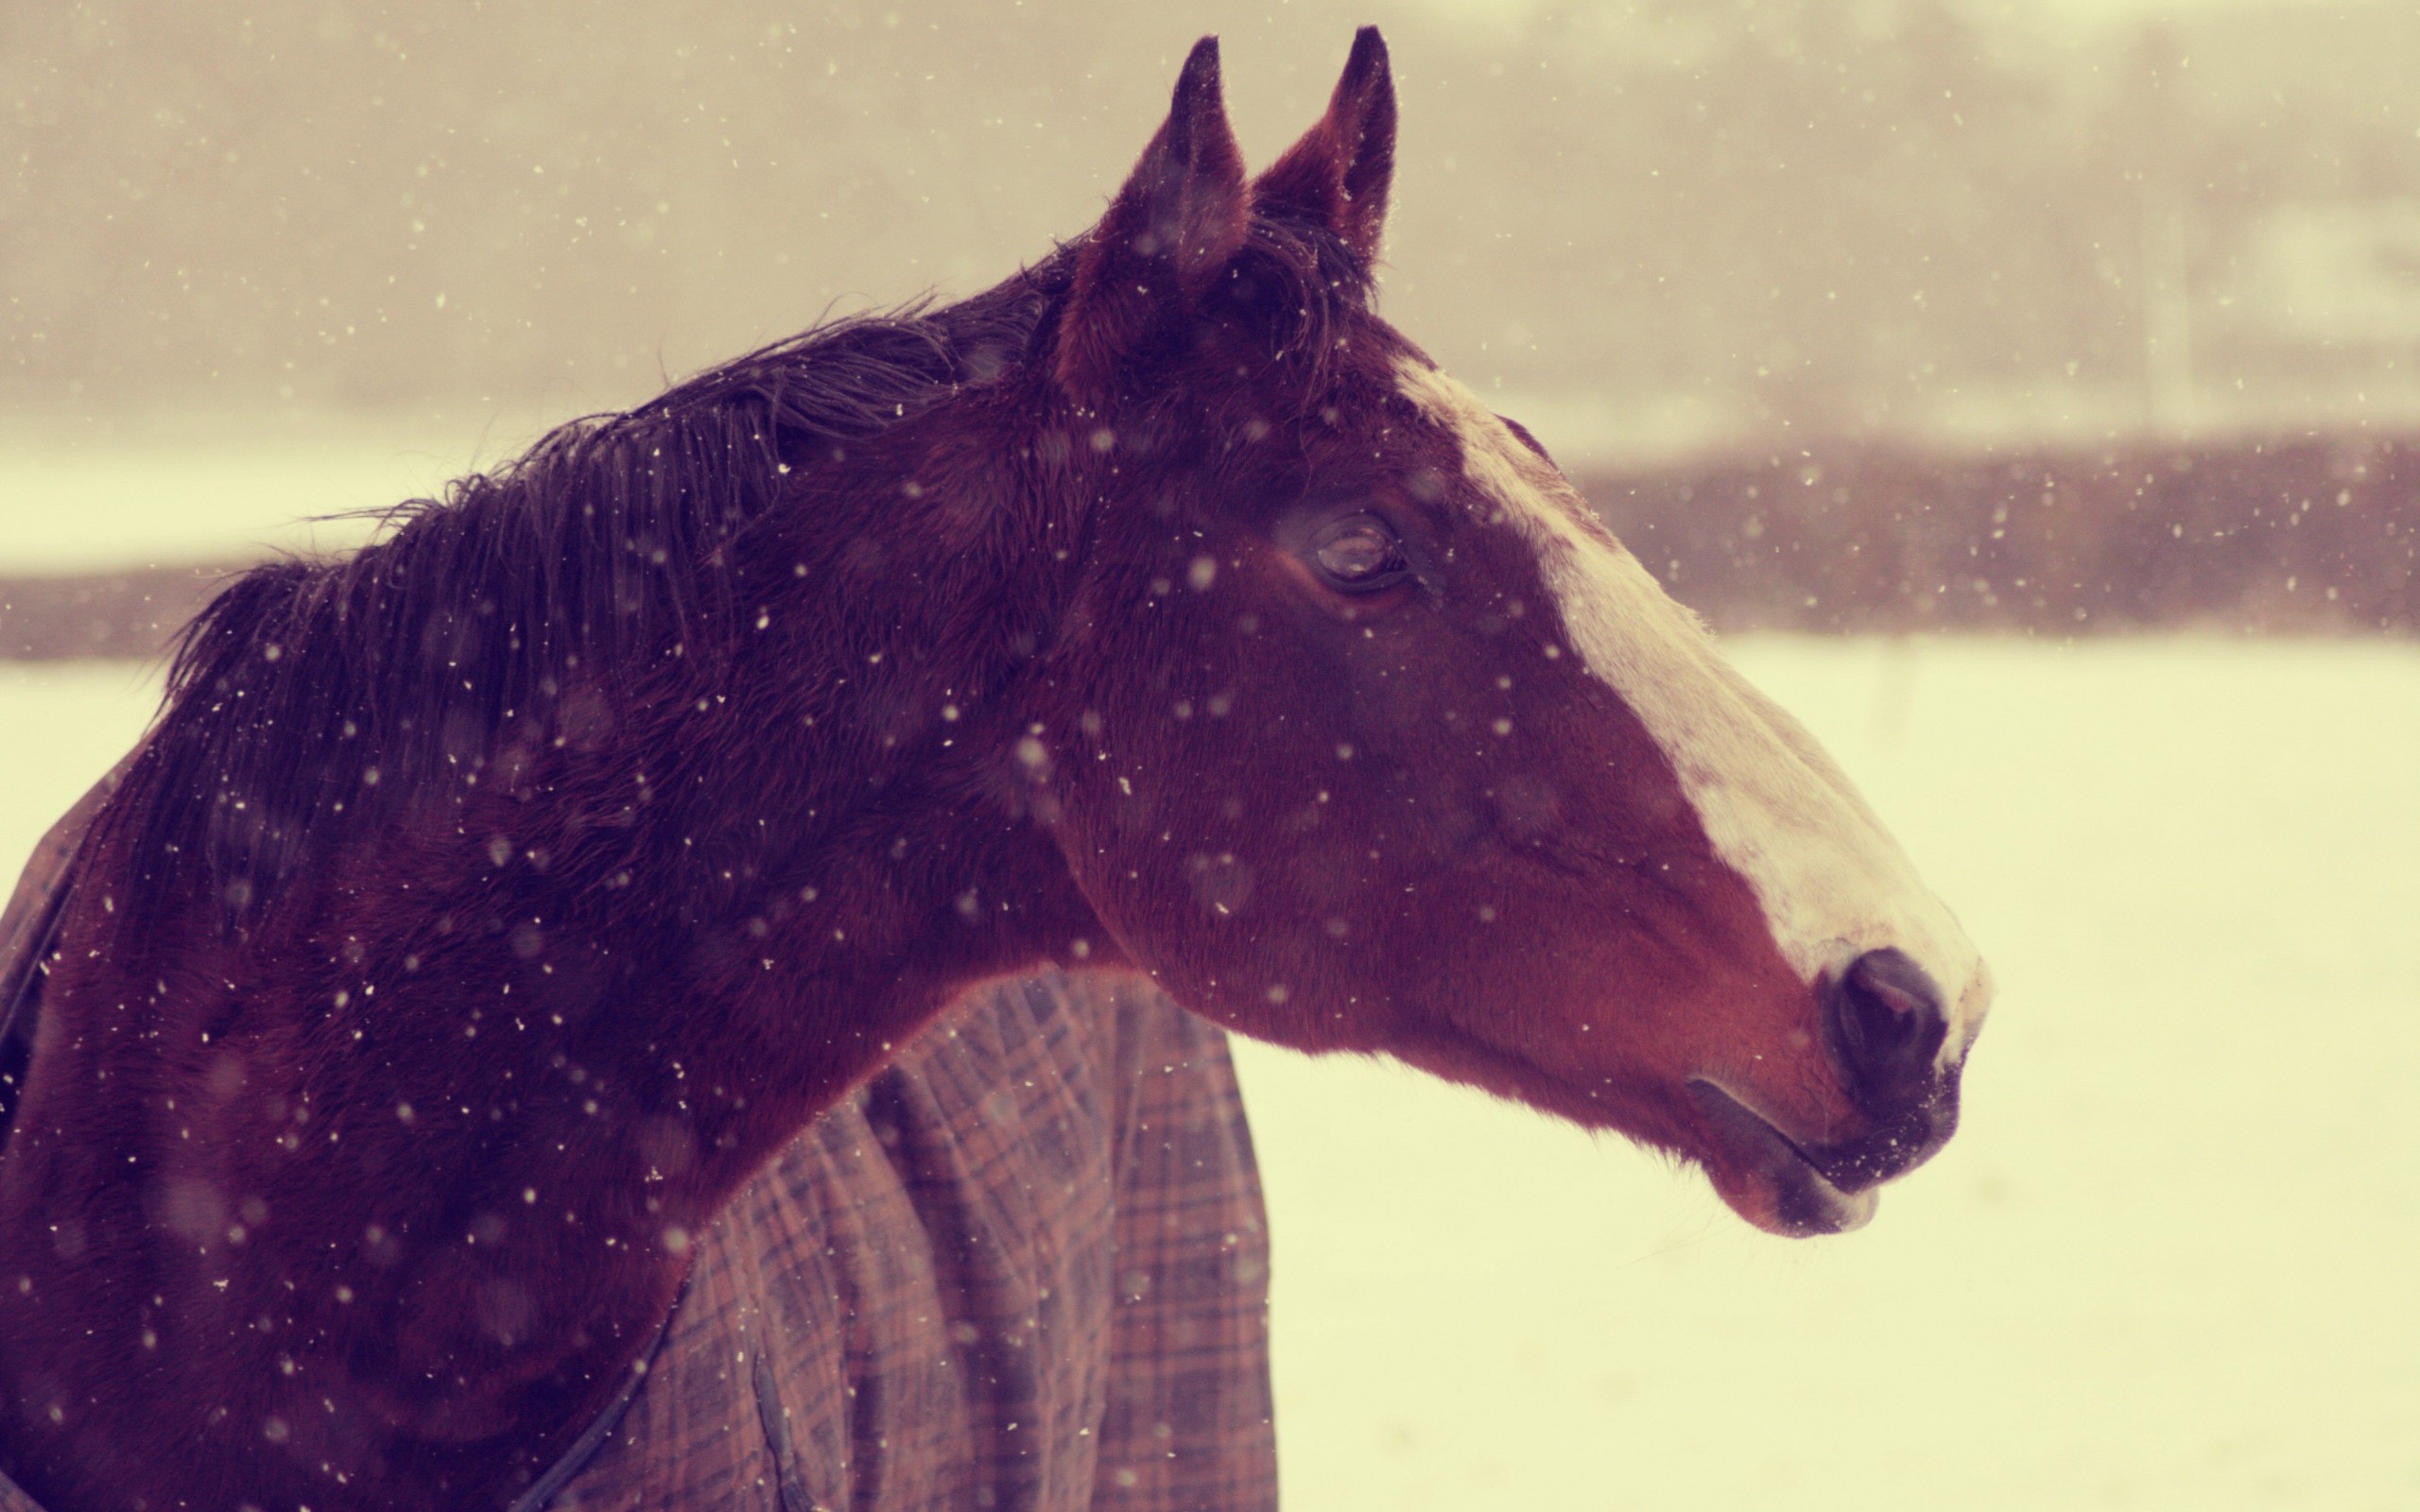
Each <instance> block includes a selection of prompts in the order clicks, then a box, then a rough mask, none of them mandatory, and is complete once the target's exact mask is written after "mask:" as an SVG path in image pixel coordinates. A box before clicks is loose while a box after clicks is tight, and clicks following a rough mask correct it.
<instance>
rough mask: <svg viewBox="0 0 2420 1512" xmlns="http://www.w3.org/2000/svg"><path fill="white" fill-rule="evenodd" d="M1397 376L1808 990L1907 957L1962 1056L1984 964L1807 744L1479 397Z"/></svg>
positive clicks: (1980, 1003) (1420, 377)
mask: <svg viewBox="0 0 2420 1512" xmlns="http://www.w3.org/2000/svg"><path fill="white" fill-rule="evenodd" d="M1398 380H1399V382H1400V385H1401V387H1402V391H1403V393H1404V394H1405V396H1406V397H1408V398H1409V399H1410V400H1411V401H1412V403H1414V404H1417V405H1419V406H1420V408H1421V410H1422V411H1423V412H1424V413H1425V414H1426V415H1427V416H1429V418H1431V419H1432V420H1434V421H1437V422H1438V423H1439V424H1441V425H1443V426H1445V427H1446V428H1447V429H1449V430H1451V431H1452V432H1454V434H1455V435H1456V437H1457V438H1459V439H1460V440H1461V450H1462V471H1463V475H1464V476H1465V477H1466V478H1467V479H1468V480H1469V481H1470V482H1471V483H1472V484H1473V485H1475V486H1476V487H1477V488H1478V490H1479V491H1480V492H1481V493H1483V494H1484V495H1485V496H1486V497H1487V499H1488V500H1489V501H1490V503H1491V504H1492V505H1493V506H1494V507H1495V512H1496V513H1497V514H1499V515H1500V516H1501V517H1502V523H1503V524H1509V525H1510V526H1512V527H1513V529H1514V530H1515V531H1517V532H1519V534H1520V536H1521V538H1522V539H1523V540H1524V541H1528V542H1529V544H1530V547H1531V549H1532V550H1534V551H1535V552H1536V553H1537V560H1538V571H1539V574H1540V576H1542V577H1543V578H1544V580H1545V582H1546V586H1547V592H1548V593H1552V594H1553V595H1554V597H1555V601H1556V607H1557V609H1558V610H1561V613H1562V616H1563V627H1564V635H1565V637H1567V638H1568V640H1569V641H1570V643H1571V648H1572V649H1573V650H1575V651H1577V652H1578V653H1579V654H1580V657H1581V660H1582V662H1584V663H1585V664H1586V666H1587V668H1588V670H1589V671H1590V672H1591V673H1592V674H1594V675H1595V676H1596V677H1597V678H1599V679H1601V680H1603V681H1604V682H1605V683H1607V684H1608V685H1610V686H1611V687H1612V688H1613V690H1614V691H1615V692H1616V694H1618V695H1619V696H1621V699H1622V701H1623V702H1624V703H1625V704H1627V705H1629V707H1630V709H1631V712H1632V713H1634V714H1636V715H1637V716H1638V719H1639V721H1640V722H1641V723H1642V724H1644V725H1645V726H1646V727H1647V731H1648V733H1649V734H1650V735H1651V736H1652V737H1653V738H1654V740H1655V742H1656V744H1657V746H1659V747H1661V748H1662V749H1663V752H1664V755H1665V758H1666V759H1667V760H1668V761H1669V762H1670V763H1671V764H1672V769H1673V771H1674V772H1676V773H1677V774H1678V775H1679V777H1680V781H1681V789H1682V791H1683V793H1685V795H1686V796H1687V798H1688V799H1689V802H1690V803H1691V804H1692V805H1693V806H1694V807H1695V808H1696V810H1697V815H1698V819H1699V822H1700V823H1701V824H1702V825H1703V826H1704V829H1705V833H1706V837H1707V838H1708V839H1710V840H1711V841H1712V842H1713V843H1714V849H1715V853H1716V854H1717V855H1719V856H1720V857H1721V858H1722V860H1723V862H1724V863H1725V864H1727V865H1728V866H1730V867H1731V868H1732V869H1733V870H1735V871H1737V872H1738V873H1739V875H1740V876H1741V877H1743V878H1745V879H1746V880H1747V883H1748V885H1749V886H1750V887H1751V888H1752V889H1754V891H1755V895H1756V899H1757V902H1759V903H1761V904H1762V905H1763V907H1764V912H1765V919H1766V922H1767V925H1768V927H1770V929H1771V930H1772V937H1773V941H1774V943H1775V944H1776V945H1777V946H1778V947H1779V948H1780V950H1781V954H1782V956H1783V958H1784V959H1785V960H1787V961H1788V962H1789V965H1790V967H1791V969H1792V970H1793V971H1797V972H1798V974H1799V976H1800V978H1801V979H1802V980H1804V981H1806V982H1807V983H1809V984H1810V985H1811V984H1813V983H1814V982H1815V981H1816V980H1817V979H1818V978H1819V977H1822V976H1824V974H1825V973H1827V972H1829V971H1835V970H1838V969H1839V968H1841V967H1844V966H1845V965H1846V964H1847V963H1848V962H1849V961H1851V960H1853V959H1855V958H1856V957H1857V956H1858V955H1861V954H1864V953H1865V952H1867V951H1872V950H1880V949H1882V948H1884V947H1886V946H1895V947H1897V948H1898V949H1900V950H1902V951H1905V952H1906V953H1907V954H1909V955H1910V956H1911V957H1912V958H1913V959H1914V960H1915V961H1916V963H1917V964H1918V965H1920V966H1922V967H1923V968H1924V969H1925V970H1926V971H1928V972H1930V973H1931V975H1932V978H1933V980H1934V981H1935V982H1936V983H1938V984H1940V986H1941V989H1942V992H1943V995H1944V997H1945V1000H1946V1003H1947V1007H1948V1013H1949V1032H1948V1035H1947V1037H1946V1038H1945V1040H1944V1041H1943V1045H1942V1055H1943V1057H1944V1059H1945V1061H1947V1060H1952V1059H1955V1058H1956V1057H1959V1056H1962V1054H1963V1053H1964V1051H1965V1049H1966V1046H1967V1045H1968V1044H1969V1043H1970V1042H1971V1041H1972V1040H1973V1039H1974V1036H1975V1033H1976V1031H1977V1030H1979V1028H1980V1027H1981V1025H1982V1015H1983V1010H1984V1008H1985V1006H1986V1005H1987V1004H1988V1002H1989V1000H1990V997H1991V987H1990V980H1989V977H1988V974H1987V973H1986V972H1985V971H1984V968H1983V965H1982V962H1981V960H1980V958H1979V956H1978V955H1977V954H1976V951H1975V947H1974V945H1973V944H1972V943H1971V942H1970V941H1969V940H1968V939H1967V938H1966V935H1965V932H1964V931H1963V930H1962V929H1960V928H1959V926H1958V921H1957V920H1956V919H1953V918H1951V917H1950V914H1949V910H1948V909H1946V908H1945V907H1944V906H1942V904H1941V902H1940V901H1939V900H1938V899H1936V898H1935V897H1934V896H1933V895H1932V893H1931V891H1930V890H1929V889H1927V887H1926V886H1925V885H1924V884H1923V883H1922V882H1921V881H1919V880H1918V879H1917V877H1916V874H1915V868H1914V867H1913V866H1912V865H1911V864H1910V862H1909V860H1908V857H1907V854H1906V852H1905V851H1901V850H1900V849H1899V845H1898V842H1896V841H1895V840H1893V839H1892V838H1891V835H1890V834H1889V833H1888V832H1887V831H1885V830H1884V829H1883V828H1882V825H1881V822H1880V821H1879V820H1878V819H1876V817H1875V816H1874V813H1873V811H1872V810H1871V809H1869V808H1867V807H1866V805H1865V802H1864V800H1863V799H1860V798H1858V795H1857V792H1856V790H1855V789H1854V788H1853V787H1851V786H1850V785H1849V782H1848V779H1847V778H1846V777H1845V776H1843V775H1842V774H1841V771H1840V769H1839V768H1838V767H1837V766H1835V765H1832V762H1831V759H1830V758H1829V757H1827V756H1825V755H1824V752H1823V749H1822V748H1821V747H1819V746H1817V745H1816V743H1815V739H1814V737H1813V736H1811V735H1809V734H1807V733H1806V730H1805V729H1804V728H1803V727H1801V726H1800V725H1799V724H1798V722H1797V721H1796V720H1794V719H1792V718H1790V716H1789V714H1787V713H1783V712H1782V710H1781V709H1780V708H1779V707H1778V706H1777V705H1775V704H1773V703H1772V702H1771V701H1770V700H1768V699H1766V698H1765V697H1764V696H1763V695H1761V694H1759V693H1757V692H1756V691H1755V689H1754V688H1752V687H1750V686H1749V685H1748V683H1747V682H1746V680H1745V679H1742V678H1740V677H1739V675H1738V674H1737V673H1736V672H1735V671H1733V670H1732V668H1731V666H1730V664H1729V663H1728V662H1725V661H1723V659H1722V656H1721V653H1720V651H1719V650H1718V649H1717V648H1716V646H1715V644H1714V638H1713V636H1711V635H1710V634H1708V633H1707V631H1706V629H1705V627H1704V626H1703V625H1702V624H1701V623H1699V621H1698V618H1697V616H1696V615H1694V614H1692V613H1690V612H1689V611H1688V610H1685V609H1683V608H1682V607H1681V606H1680V605H1679V604H1677V603H1675V602H1673V600H1672V598H1671V597H1670V595H1668V594H1667V593H1665V592H1664V590H1663V587H1662V586H1661V585H1660V584H1658V583H1657V582H1656V581H1655V579H1654V578H1653V577H1652V576H1649V574H1648V572H1647V569H1646V568H1644V567H1642V566H1640V565H1639V563H1638V559H1637V558H1634V557H1633V556H1632V555H1631V554H1630V553H1629V552H1627V551H1625V550H1623V549H1622V547H1621V545H1620V544H1619V543H1618V542H1616V541H1615V540H1614V539H1613V538H1612V536H1610V535H1609V534H1607V533H1606V532H1605V531H1604V530H1603V529H1602V528H1600V527H1599V526H1598V525H1597V524H1595V523H1594V520H1593V517H1591V516H1590V515H1589V514H1588V512H1587V507H1586V506H1585V505H1584V504H1582V502H1581V499H1580V496H1579V494H1578V492H1577V491H1576V490H1573V488H1572V487H1571V484H1570V483H1569V481H1568V480H1566V479H1565V478H1564V476H1563V475H1562V473H1561V472H1557V471H1556V470H1555V468H1554V467H1553V466H1551V465H1550V464H1548V463H1547V461H1546V460H1545V459H1544V458H1542V457H1540V456H1539V455H1537V454H1536V453H1535V452H1532V451H1531V450H1530V448H1528V447H1527V446H1524V445H1523V444H1522V443H1521V441H1520V439H1519V438H1517V437H1515V436H1514V435H1513V432H1512V430H1511V429H1510V428H1509V427H1508V426H1506V425H1505V423H1504V421H1502V420H1500V419H1498V418H1497V417H1496V416H1495V413H1494V412H1493V411H1491V410H1489V409H1488V407H1487V406H1486V405H1485V404H1482V403H1480V401H1479V399H1478V396H1477V395H1475V394H1473V393H1472V392H1471V391H1470V390H1469V389H1467V388H1465V387H1462V386H1461V384H1459V383H1456V382H1455V381H1454V380H1452V379H1451V378H1448V377H1446V376H1445V375H1444V374H1443V373H1441V372H1438V371H1436V370H1435V369H1431V368H1428V367H1426V365H1424V364H1422V363H1421V362H1420V361H1418V360H1417V359H1415V358H1409V357H1407V358H1404V359H1403V360H1402V361H1401V362H1400V363H1399V365H1398Z"/></svg>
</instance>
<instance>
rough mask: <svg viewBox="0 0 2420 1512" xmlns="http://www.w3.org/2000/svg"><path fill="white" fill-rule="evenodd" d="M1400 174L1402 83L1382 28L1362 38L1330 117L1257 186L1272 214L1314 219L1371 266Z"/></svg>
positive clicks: (1369, 29)
mask: <svg viewBox="0 0 2420 1512" xmlns="http://www.w3.org/2000/svg"><path fill="white" fill-rule="evenodd" d="M1394 177H1395V81H1394V74H1393V71H1392V69H1390V68H1389V67H1388V65H1387V43H1386V40H1385V39H1384V38H1382V37H1380V36H1379V35H1378V28H1377V27H1375V26H1364V27H1362V28H1361V29H1360V30H1359V31H1358V32H1357V33H1355V34H1354V38H1353V56H1352V57H1350V58H1348V59H1346V60H1345V62H1344V77H1342V78H1340V79H1338V80H1337V81H1336V93H1335V94H1331V95H1329V96H1328V102H1327V113H1326V114H1325V115H1322V116H1321V117H1320V121H1319V124H1318V125H1317V126H1314V127H1312V128H1311V129H1309V130H1308V131H1306V132H1305V133H1304V134H1303V140H1301V141H1300V142H1297V143H1295V144H1294V145H1293V146H1291V147H1289V148H1288V149H1287V152H1286V155H1285V156H1284V157H1282V158H1279V159H1278V160H1277V161H1276V162H1275V163H1271V164H1270V167H1269V171H1268V172H1266V173H1264V174H1262V175H1261V176H1260V180H1259V182H1257V183H1255V184H1253V202H1254V203H1255V204H1256V205H1258V206H1259V207H1261V208H1262V209H1265V210H1271V211H1280V212H1283V211H1291V212H1293V213H1294V214H1297V215H1307V216H1308V217H1310V218H1311V219H1312V220H1314V221H1316V222H1318V223H1319V224H1321V225H1322V226H1325V227H1327V228H1328V229H1329V230H1330V231H1332V232H1336V233H1337V234H1338V235H1339V236H1340V237H1342V238H1344V245H1345V246H1347V247H1350V248H1351V249H1353V251H1354V253H1355V255H1357V256H1358V257H1359V258H1360V259H1361V260H1362V261H1363V262H1365V263H1366V262H1370V261H1373V260H1374V259H1375V258H1376V257H1377V255H1378V242H1379V238H1380V236H1381V235H1382V233H1383V232H1385V230H1386V223H1387V191H1388V189H1389V187H1390V186H1392V184H1393V182H1394Z"/></svg>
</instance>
